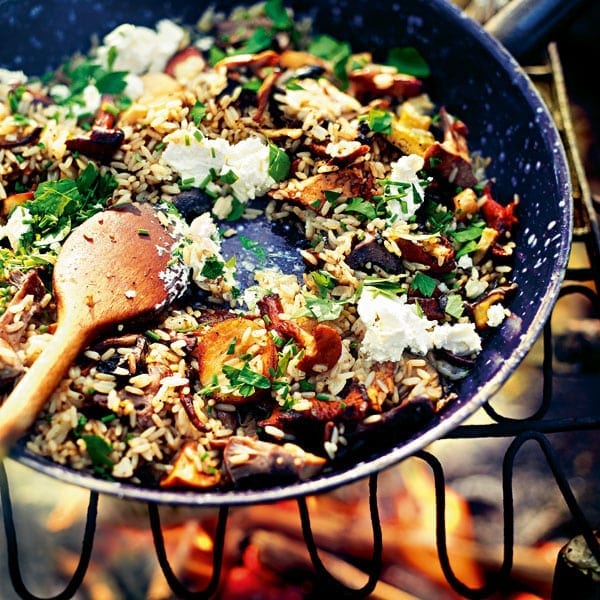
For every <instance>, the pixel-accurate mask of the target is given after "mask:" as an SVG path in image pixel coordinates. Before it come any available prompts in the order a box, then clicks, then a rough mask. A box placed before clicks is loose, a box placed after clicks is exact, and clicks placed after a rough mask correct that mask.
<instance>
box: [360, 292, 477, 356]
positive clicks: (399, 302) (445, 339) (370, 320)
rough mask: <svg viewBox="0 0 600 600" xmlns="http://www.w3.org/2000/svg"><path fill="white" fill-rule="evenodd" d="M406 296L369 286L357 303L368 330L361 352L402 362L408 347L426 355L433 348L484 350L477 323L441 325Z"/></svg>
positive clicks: (460, 351) (464, 351)
mask: <svg viewBox="0 0 600 600" xmlns="http://www.w3.org/2000/svg"><path fill="white" fill-rule="evenodd" d="M406 300H407V297H406V295H402V296H398V297H393V298H392V297H390V296H385V295H383V294H381V293H378V292H377V291H376V290H374V289H372V288H369V287H365V289H364V291H363V293H362V295H361V297H360V299H359V301H358V305H357V310H358V314H359V316H360V318H361V320H362V322H363V324H364V325H365V328H366V331H365V335H364V337H363V340H362V343H361V352H362V353H363V354H364V356H365V357H366V358H368V359H370V360H374V361H377V362H385V361H399V360H400V359H401V358H402V354H403V353H404V351H405V350H409V351H411V352H413V353H415V354H419V355H425V354H427V352H429V351H430V350H432V349H433V348H444V349H446V350H448V351H449V352H452V353H453V354H458V355H468V354H473V353H477V352H480V351H481V338H480V337H479V335H478V334H477V332H476V331H475V325H474V324H473V323H454V324H450V323H443V324H441V325H438V323H437V321H432V320H430V319H428V318H427V317H425V316H421V315H419V313H418V312H417V311H418V309H417V306H416V305H415V304H407V302H406Z"/></svg>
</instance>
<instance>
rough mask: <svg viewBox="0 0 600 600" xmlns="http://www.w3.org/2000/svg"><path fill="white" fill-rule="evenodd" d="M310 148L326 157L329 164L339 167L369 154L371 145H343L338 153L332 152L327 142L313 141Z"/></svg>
mask: <svg viewBox="0 0 600 600" xmlns="http://www.w3.org/2000/svg"><path fill="white" fill-rule="evenodd" d="M310 150H311V152H312V154H313V155H314V156H318V157H319V158H326V159H328V160H327V164H329V165H335V166H338V167H347V166H349V165H351V164H352V163H353V162H355V161H356V160H358V159H359V158H361V157H363V156H365V154H368V153H369V151H370V150H371V146H369V145H368V144H352V145H348V147H343V148H341V149H340V150H338V152H337V153H336V154H332V153H331V151H330V150H329V149H328V147H327V145H326V144H320V143H319V144H317V143H316V142H312V143H311V144H310Z"/></svg>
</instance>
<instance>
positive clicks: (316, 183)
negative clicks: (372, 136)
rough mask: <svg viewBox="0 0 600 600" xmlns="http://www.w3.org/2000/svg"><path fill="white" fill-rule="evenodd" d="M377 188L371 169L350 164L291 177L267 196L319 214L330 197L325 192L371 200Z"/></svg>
mask: <svg viewBox="0 0 600 600" xmlns="http://www.w3.org/2000/svg"><path fill="white" fill-rule="evenodd" d="M374 191H375V184H374V180H373V176H372V174H371V173H370V172H369V173H365V172H364V171H363V170H362V169H360V168H357V167H348V168H344V169H339V170H338V171H331V172H329V173H318V174H317V175H312V176H311V177H307V178H306V179H303V180H293V179H291V180H289V181H288V183H287V184H286V185H285V186H284V187H281V188H276V189H274V190H272V191H270V192H269V193H268V195H269V196H270V197H272V198H273V199H275V200H289V201H290V202H295V203H297V204H301V205H302V206H305V207H306V208H311V209H312V210H314V211H316V212H319V213H320V212H322V210H323V207H324V205H325V202H326V200H327V195H326V192H337V193H339V194H340V197H344V198H354V197H358V196H360V197H361V198H365V199H369V198H372V197H373V194H374Z"/></svg>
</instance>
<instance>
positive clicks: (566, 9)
mask: <svg viewBox="0 0 600 600" xmlns="http://www.w3.org/2000/svg"><path fill="white" fill-rule="evenodd" d="M589 1H590V0H512V1H511V2H509V3H508V4H507V5H506V6H504V7H503V8H501V9H500V10H499V11H498V12H497V13H496V14H495V15H494V16H493V17H492V18H491V19H490V20H489V21H488V22H487V23H486V24H485V25H484V28H485V30H486V31H487V32H488V33H490V34H492V35H493V36H494V37H495V38H496V39H497V40H498V41H499V42H500V43H501V44H502V45H503V46H504V47H505V48H506V49H507V50H508V51H509V52H510V53H511V54H512V55H513V56H514V57H515V58H517V59H521V58H523V57H525V56H526V55H527V54H529V53H530V52H533V51H535V50H539V49H540V48H541V46H542V45H543V44H544V43H547V42H548V41H549V40H550V38H551V37H552V35H554V34H555V33H557V31H558V30H559V29H560V28H562V27H564V26H566V25H567V24H568V22H570V20H571V19H572V18H573V17H574V16H575V15H576V13H577V12H578V11H579V10H581V9H582V8H583V7H584V6H585V4H587V3H588V2H589Z"/></svg>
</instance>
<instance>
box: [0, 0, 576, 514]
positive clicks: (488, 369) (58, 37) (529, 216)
mask: <svg viewBox="0 0 600 600" xmlns="http://www.w3.org/2000/svg"><path fill="white" fill-rule="evenodd" d="M206 4H208V3H206ZM206 4H205V3H203V2H201V1H199V2H189V1H187V0H178V1H175V0H173V1H171V2H165V1H146V2H143V3H140V2H129V1H125V0H118V1H115V0H103V1H102V2H81V1H79V0H72V1H70V0H54V1H53V2H41V1H40V2H29V1H24V0H14V1H6V0H5V1H4V2H0V23H1V28H2V44H1V46H0V66H4V67H9V68H18V69H23V70H24V71H25V72H28V73H38V74H40V73H43V72H44V71H46V70H47V69H49V68H51V67H55V66H57V65H58V64H59V63H60V62H61V61H62V60H63V59H64V58H65V57H67V56H68V55H69V54H71V53H72V52H74V51H75V50H78V49H80V50H84V51H85V50H87V48H88V47H89V39H90V35H91V34H96V35H99V36H102V35H103V34H104V33H106V32H108V31H109V30H111V29H112V28H113V27H114V26H116V25H117V24H119V23H121V22H124V21H129V22H133V23H136V24H146V25H154V24H155V22H156V21H157V20H158V19H159V18H163V17H169V18H177V17H181V18H182V20H184V21H188V22H194V21H195V20H196V19H197V17H198V16H199V15H200V14H201V12H202V11H203V7H204V6H205V5H206ZM235 4H237V2H221V3H219V7H222V8H223V9H227V8H228V7H230V6H233V5H235ZM290 5H291V6H293V7H294V8H295V9H296V12H297V14H308V15H310V16H311V17H313V19H314V20H315V23H316V29H317V30H319V31H322V32H327V33H331V34H333V35H335V36H336V37H338V38H344V39H347V40H348V41H350V42H351V43H352V45H353V47H354V49H355V50H361V49H362V50H370V51H372V52H373V53H374V55H375V56H376V57H379V58H383V56H384V52H385V49H386V48H389V47H392V46H404V45H413V46H415V47H417V48H418V50H419V51H420V52H421V54H422V55H423V56H424V57H425V58H426V60H427V62H428V63H429V64H430V65H431V67H432V71H433V75H432V77H431V80H430V81H428V90H429V92H430V94H431V96H432V97H433V99H434V100H435V101H437V102H440V103H443V104H445V105H446V106H447V107H448V109H449V111H450V112H451V113H453V114H455V115H457V116H458V117H461V118H462V119H463V120H464V121H465V122H466V123H467V124H468V126H469V131H470V134H469V138H468V139H469V144H470V147H471V149H481V150H482V151H483V154H484V155H485V156H489V157H491V159H492V163H491V165H490V167H489V170H488V173H489V174H490V175H491V176H493V177H494V178H495V180H496V184H495V187H494V192H495V195H496V197H497V198H498V199H499V200H501V201H503V202H508V201H510V200H512V198H513V194H515V193H518V194H519V196H520V201H521V203H520V205H519V209H518V214H519V220H520V227H519V229H518V231H517V235H516V240H517V244H518V246H517V252H516V257H515V274H514V279H515V281H516V282H517V283H518V285H519V291H518V294H517V296H516V297H515V298H514V300H513V301H512V302H511V304H510V308H511V309H512V311H513V312H514V314H515V316H514V317H513V318H509V319H507V320H506V321H505V323H504V324H503V326H502V327H501V328H500V329H499V330H498V331H497V332H495V334H494V336H493V337H492V338H491V339H490V340H489V341H488V342H487V343H486V346H485V349H484V352H483V354H482V356H481V357H480V359H479V362H478V365H477V367H476V369H475V370H474V372H473V373H472V374H471V375H470V376H469V377H468V378H467V379H466V380H465V381H464V382H462V384H461V386H460V387H459V388H458V395H459V398H458V400H457V401H456V402H454V403H452V404H451V405H449V406H448V407H447V409H445V410H444V411H443V412H442V413H441V414H440V415H439V416H438V417H437V418H436V419H435V420H434V421H433V422H431V424H430V425H429V426H428V427H427V428H425V429H424V430H421V431H419V432H418V433H416V434H415V435H414V436H412V437H411V438H409V439H405V440H403V441H398V442H396V443H394V444H391V445H389V446H386V447H384V448H380V449H377V450H375V451H373V450H372V449H371V450H369V449H366V450H364V451H363V452H362V453H361V454H360V455H359V458H358V459H357V462H356V463H354V464H352V465H350V466H346V467H344V468H341V469H338V470H334V471H332V472H330V473H326V474H324V475H323V476H321V477H320V478H318V479H316V480H314V481H309V482H299V483H296V484H292V485H289V486H286V487H273V488H269V489H263V490H248V491H240V492H224V493H219V492H208V493H196V492H186V493H177V492H167V491H165V492H161V491H156V490H145V489H140V488H135V487H132V486H128V485H122V484H119V483H109V482H103V481H99V480H96V479H92V478H91V477H87V476H84V475H81V474H78V473H74V472H72V471H69V470H66V469H63V468H62V467H60V466H57V465H54V464H52V463H49V462H47V461H44V460H40V459H38V458H35V457H33V456H31V455H29V454H28V453H27V452H26V451H25V450H24V449H23V448H22V447H20V446H19V447H17V448H16V449H15V450H14V452H13V456H15V457H16V458H17V459H18V460H20V461H21V462H24V463H26V464H28V465H30V466H32V467H33V468H35V469H38V470H41V471H43V472H45V473H47V474H49V475H51V476H55V477H58V478H60V479H62V480H66V481H69V482H71V483H74V484H77V485H81V486H85V487H88V488H90V489H94V490H97V491H99V492H102V493H107V494H116V495H119V496H124V497H127V498H135V499H140V500H151V501H156V502H164V503H174V504H193V505H204V506H207V505H224V504H227V505H236V504H249V503H255V502H268V501H273V500H278V499H282V498H290V497H297V496H301V495H306V494H313V493H317V492H321V491H325V490H328V489H331V488H334V487H336V486H340V485H344V484H346V483H349V482H351V481H355V480H358V479H361V478H364V477H366V476H368V475H370V474H373V473H375V472H378V471H380V470H382V469H384V468H387V467H389V466H391V465H393V464H395V463H397V462H399V461H401V460H402V459H404V458H406V457H407V456H409V455H411V454H412V453H414V452H415V451H417V450H419V449H422V448H423V447H425V446H426V445H427V444H429V443H430V442H432V441H434V440H435V439H438V438H440V437H442V436H443V435H445V434H447V433H448V432H449V431H451V430H452V429H453V428H455V427H456V426H458V425H459V424H460V423H461V422H463V421H464V420H465V419H466V418H467V417H468V416H469V415H471V414H472V413H473V412H474V411H475V410H476V409H477V408H479V407H480V406H481V405H482V404H483V403H485V402H486V401H487V400H488V399H490V397H491V396H492V395H493V394H494V393H495V392H496V391H497V390H498V389H499V388H500V387H501V385H502V384H503V383H504V382H505V381H506V380H507V378H508V377H509V375H510V374H511V373H512V372H513V371H514V369H515V368H516V367H517V366H518V364H519V363H520V362H521V360H522V359H523V358H524V356H525V355H526V354H527V352H528V351H529V349H530V348H531V347H532V345H533V343H534V342H535V340H536V339H537V338H538V336H539V335H540V333H541V331H542V329H543V326H544V324H545V322H546V321H547V319H548V317H549V315H550V312H551V309H552V306H553V304H554V301H555V300H556V298H557V297H558V292H559V289H560V284H561V282H562V279H563V276H564V272H565V268H566V263H567V260H568V255H569V249H570V243H571V221H572V212H571V210H572V209H571V193H570V192H571V190H570V180H569V173H568V167H567V162H566V159H565V155H564V151H563V148H562V144H561V140H560V136H559V134H558V132H557V130H556V128H555V126H554V124H553V122H552V119H551V117H550V115H549V113H548V110H547V109H546V107H545V106H544V104H543V103H542V101H541V100H540V98H539V96H538V94H537V92H536V91H535V89H534V87H533V86H532V84H531V82H530V81H529V79H528V78H527V77H526V76H525V74H524V73H523V71H522V69H521V68H520V67H519V65H518V64H517V63H516V62H515V61H514V60H513V59H512V57H511V56H510V55H508V54H507V53H506V52H505V51H504V49H503V48H502V47H501V46H500V45H499V44H498V43H497V42H496V41H495V40H493V39H492V38H490V37H489V36H488V35H487V34H486V33H485V32H483V30H482V29H481V28H480V27H479V26H478V25H477V24H475V23H473V22H472V21H470V20H468V19H467V18H465V17H463V16H462V15H461V14H460V13H459V12H458V11H457V10H456V9H455V8H454V7H453V6H452V5H449V4H447V3H446V2H444V1H443V0H406V1H400V0H398V1H396V2H390V1H389V0H381V1H377V0H337V1H331V0H328V1H327V2H308V1H298V2H292V3H291V4H290Z"/></svg>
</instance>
